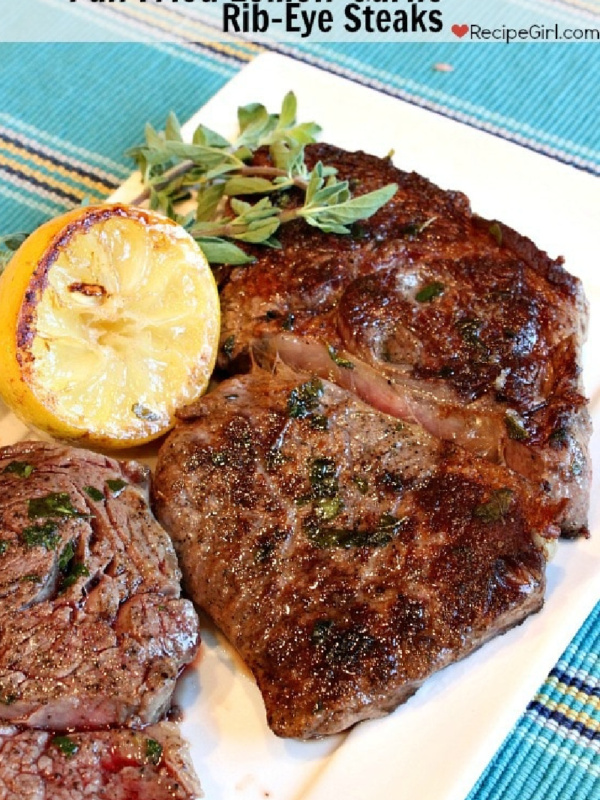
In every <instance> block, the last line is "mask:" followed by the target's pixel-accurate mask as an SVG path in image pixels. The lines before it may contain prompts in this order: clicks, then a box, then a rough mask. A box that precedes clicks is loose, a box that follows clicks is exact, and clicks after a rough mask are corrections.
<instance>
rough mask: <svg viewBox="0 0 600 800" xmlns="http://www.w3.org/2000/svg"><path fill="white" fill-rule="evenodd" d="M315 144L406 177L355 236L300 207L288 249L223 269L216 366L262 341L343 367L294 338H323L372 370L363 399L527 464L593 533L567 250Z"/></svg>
mask: <svg viewBox="0 0 600 800" xmlns="http://www.w3.org/2000/svg"><path fill="white" fill-rule="evenodd" d="M307 154H308V158H307V160H308V161H309V163H311V164H314V163H315V162H316V161H318V160H322V161H323V162H324V163H327V164H331V165H333V166H335V167H336V168H337V169H338V173H339V176H340V177H341V178H349V179H352V181H353V183H354V184H356V187H355V192H356V194H361V193H363V192H367V191H370V190H372V189H375V188H378V187H380V186H382V185H384V184H386V183H389V182H392V181H395V182H396V183H397V184H398V186H399V188H398V191H397V193H396V195H395V197H394V198H393V199H392V200H391V201H390V203H388V204H387V205H386V206H385V207H384V208H382V209H381V210H380V211H379V212H378V213H377V214H375V215H374V216H373V217H372V218H370V219H368V220H365V221H364V222H361V223H360V224H356V225H355V227H354V234H353V235H352V236H332V235H329V234H324V233H322V232H320V231H319V230H317V229H315V228H311V227H310V226H309V225H307V224H306V223H304V222H302V221H297V222H294V223H291V224H290V225H288V226H285V229H284V230H283V231H282V234H281V243H282V248H281V250H275V249H262V250H260V251H259V248H256V249H255V251H253V254H254V255H255V256H256V262H255V263H254V264H253V265H252V267H251V268H247V267H242V268H237V269H233V270H231V271H229V272H228V273H227V274H226V275H225V277H224V278H223V281H222V284H223V285H222V289H221V301H222V310H223V328H222V339H221V354H220V364H221V367H223V368H224V369H226V370H229V371H236V370H239V369H244V368H246V367H247V365H248V363H249V354H250V352H251V351H254V352H255V353H256V352H257V351H258V352H259V356H260V355H261V354H262V356H263V357H264V355H265V354H269V353H270V354H271V356H274V355H276V354H278V355H279V357H281V358H284V359H285V360H287V361H288V362H289V363H290V364H292V365H293V366H295V367H296V368H299V369H306V370H310V371H317V372H319V374H321V375H322V376H323V377H329V378H331V379H333V380H338V379H339V377H340V375H339V374H338V373H339V370H336V369H334V368H332V366H331V361H330V360H327V359H325V361H323V359H322V358H321V357H319V354H318V352H312V353H310V352H309V351H308V350H307V349H306V348H305V347H302V346H299V345H302V344H303V345H306V344H307V343H313V344H314V345H315V346H317V347H319V346H320V348H321V349H323V347H324V346H327V345H328V346H329V347H330V348H334V349H335V351H336V352H337V353H338V354H339V355H340V356H341V357H343V358H348V357H350V358H351V359H352V362H353V364H354V367H355V370H356V374H357V375H359V374H360V373H361V371H362V373H363V374H364V373H365V371H366V372H367V374H368V376H369V377H368V379H367V378H365V379H364V380H362V381H361V380H359V379H357V380H355V381H354V383H352V386H351V387H350V388H353V389H356V388H357V387H359V388H360V387H361V385H362V388H363V389H364V391H363V392H362V393H361V396H362V397H363V399H366V400H368V402H370V403H371V404H374V405H375V406H376V407H379V408H381V410H383V411H385V412H386V413H392V414H396V415H398V416H400V417H401V418H405V419H416V420H418V421H419V422H420V423H421V424H422V425H423V426H424V427H426V429H427V430H428V431H429V432H430V433H433V434H434V435H436V436H441V437H442V438H444V439H448V440H450V441H454V442H456V443H458V444H460V445H462V446H463V447H466V448H468V449H470V450H471V451H472V452H475V453H476V454H477V455H482V456H485V457H486V458H488V459H490V460H492V461H495V462H498V463H503V464H507V465H508V466H510V467H511V468H512V469H515V470H517V471H519V472H521V473H522V474H523V475H525V476H526V477H528V478H529V479H531V480H532V481H533V482H534V483H535V484H536V485H537V487H538V490H539V491H540V492H542V493H544V494H547V495H549V496H550V497H551V498H552V499H554V500H555V501H559V500H562V499H564V500H566V501H567V502H566V503H564V507H563V512H562V518H561V526H562V528H563V532H564V533H565V534H566V535H569V536H575V535H578V534H580V533H586V532H587V528H586V524H587V507H588V498H589V486H590V478H591V471H590V464H589V458H588V452H587V450H588V441H589V437H590V422H589V414H588V411H587V408H586V400H585V397H584V396H583V390H582V386H581V380H580V367H579V361H580V349H581V344H582V341H583V339H584V337H585V329H586V319H587V305H586V301H585V297H584V295H583V292H582V288H581V284H580V282H579V281H578V280H577V279H576V278H574V277H573V276H572V275H569V274H568V273H567V272H566V271H565V270H564V268H563V266H562V260H561V259H558V260H552V259H551V258H549V257H548V255H547V254H546V253H543V252H541V251H540V250H539V249H537V248H536V247H535V245H534V244H533V243H532V242H531V241H529V240H528V239H526V238H525V237H523V236H520V235H519V234H517V233H516V232H515V231H513V230H511V229H510V228H508V227H507V226H505V225H503V224H501V223H498V222H495V221H494V222H490V221H486V220H483V219H481V218H479V217H477V216H475V215H473V214H472V213H471V210H470V207H469V203H468V200H467V198H466V197H465V196H464V195H462V194H459V193H457V192H446V191H442V190H441V189H439V188H438V187H436V186H434V185H433V184H431V183H430V182H429V181H427V180H426V179H425V178H422V177H420V176H418V175H416V174H414V173H410V174H409V173H405V172H402V171H401V170H398V169H396V168H395V167H394V166H393V165H392V164H391V162H390V161H389V160H385V159H379V158H377V157H375V156H371V155H367V154H365V153H362V152H358V153H348V152H345V151H343V150H340V149H338V148H335V147H332V146H331V145H313V146H310V147H309V148H307ZM261 158H264V156H261ZM282 337H284V338H283V339H282ZM292 337H295V338H296V342H295V344H296V345H298V346H294V340H293V338H292ZM367 368H368V369H367ZM344 377H345V379H346V380H345V382H344V385H348V376H347V375H346V376H342V378H344ZM377 378H379V379H380V380H379V382H380V384H381V386H379V385H378V381H377ZM374 387H375V388H374ZM387 387H391V389H389V388H387ZM392 393H393V394H394V395H395V398H392V397H391V394H392Z"/></svg>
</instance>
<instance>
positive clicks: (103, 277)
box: [0, 204, 220, 449]
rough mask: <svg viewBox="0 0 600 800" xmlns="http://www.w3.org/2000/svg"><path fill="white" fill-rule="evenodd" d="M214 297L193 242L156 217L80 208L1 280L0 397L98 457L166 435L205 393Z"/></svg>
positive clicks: (35, 236) (215, 334)
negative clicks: (179, 413)
mask: <svg viewBox="0 0 600 800" xmlns="http://www.w3.org/2000/svg"><path fill="white" fill-rule="evenodd" d="M219 327H220V314H219V298H218V293H217V288H216V285H215V281H214V278H213V275H212V272H211V270H210V267H209V265H208V262H207V261H206V258H205V257H204V255H203V253H202V251H201V250H200V249H199V247H198V245H197V244H196V242H195V241H194V240H193V239H192V238H191V236H189V234H188V233H187V232H186V231H185V230H184V229H183V228H182V227H181V226H179V225H177V224H176V223H174V222H172V221H171V220H169V219H167V218H166V217H163V216H162V215H161V214H158V213H156V212H153V211H145V210H142V209H138V208H133V207H130V206H126V205H121V204H112V205H98V206H89V207H84V208H78V209H75V210H74V211H71V212H69V213H67V214H65V215H63V216H61V217H58V218H57V219H53V220H51V221H50V222H48V223H46V224H45V225H42V226H41V227H40V228H38V229H37V230H36V231H35V232H34V233H32V234H31V236H29V238H28V239H27V240H26V241H25V242H24V243H23V245H22V246H21V247H20V248H19V250H17V252H16V253H15V255H14V256H13V257H12V259H11V261H10V262H9V264H8V265H7V267H6V269H5V271H4V273H3V274H2V276H0V395H1V396H2V398H3V399H4V401H5V402H6V404H7V405H8V406H9V407H10V408H11V409H12V410H13V411H14V412H15V413H16V414H17V416H19V417H20V418H21V419H22V420H23V421H24V422H25V423H27V424H29V425H31V426H33V427H35V428H37V429H39V430H41V431H44V432H46V433H48V434H50V435H52V436H55V437H58V438H61V439H67V440H71V441H73V440H76V441H78V442H79V443H81V444H83V445H90V446H97V447H100V448H108V449H112V448H118V447H131V446H134V445H139V444H143V443H145V442H148V441H150V440H152V439H154V438H156V437H158V436H160V435H161V434H163V433H165V432H166V431H167V430H169V428H171V427H172V426H173V424H174V413H175V411H176V409H177V408H178V407H180V406H182V405H184V404H186V403H189V402H191V401H192V400H194V399H195V398H196V397H198V396H199V395H201V394H202V393H203V392H204V391H205V390H206V387H207V385H208V381H209V379H210V375H211V373H212V370H213V367H214V363H215V359H216V355H217V348H218V340H219Z"/></svg>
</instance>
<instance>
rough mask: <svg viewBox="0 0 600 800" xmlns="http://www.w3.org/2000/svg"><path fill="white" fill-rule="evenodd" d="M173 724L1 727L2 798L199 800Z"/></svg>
mask: <svg viewBox="0 0 600 800" xmlns="http://www.w3.org/2000/svg"><path fill="white" fill-rule="evenodd" d="M201 796H202V791H201V788H200V784H199V783H198V780H197V778H196V776H195V774H194V770H193V767H192V765H191V762H190V759H189V755H188V751H187V745H186V744H185V743H184V742H183V741H182V740H181V738H180V736H179V732H178V730H177V728H176V726H175V725H173V724H172V723H169V722H161V723H159V724H157V725H152V726H150V727H148V728H145V729H144V730H143V731H133V730H112V731H95V732H93V733H69V734H68V735H67V736H65V735H58V736H57V735H55V734H52V733H48V732H45V731H31V730H29V731H19V730H18V729H17V728H14V727H12V728H11V727H10V726H6V727H1V726H0V798H1V800H66V798H68V800H83V799H84V798H94V800H141V799H142V798H143V800H197V798H199V797H201Z"/></svg>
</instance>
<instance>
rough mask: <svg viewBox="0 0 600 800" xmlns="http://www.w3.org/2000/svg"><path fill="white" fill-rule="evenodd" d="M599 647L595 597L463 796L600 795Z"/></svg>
mask: <svg viewBox="0 0 600 800" xmlns="http://www.w3.org/2000/svg"><path fill="white" fill-rule="evenodd" d="M599 650H600V603H598V605H597V606H596V608H595V609H594V611H593V612H592V613H591V614H590V616H589V617H588V619H587V620H586V622H585V623H584V625H583V626H582V627H581V628H580V630H579V632H578V633H577V635H576V636H575V638H574V639H573V641H572V642H571V644H570V645H569V647H568V648H567V649H566V650H565V652H564V653H563V655H562V657H561V659H560V661H559V662H558V664H557V665H556V666H555V667H554V669H553V670H552V671H551V672H550V674H549V676H548V679H547V680H546V682H545V683H544V684H543V686H542V687H541V688H540V690H539V692H538V693H537V695H536V696H535V698H534V699H533V700H532V702H531V703H530V704H529V706H528V707H527V710H526V711H525V713H524V714H523V715H522V717H521V718H520V720H519V721H518V722H517V724H516V725H515V727H514V728H513V730H512V732H511V733H510V734H509V736H508V737H507V738H506V740H505V742H504V744H503V745H502V747H501V748H500V750H499V751H498V753H497V754H496V756H495V757H494V759H493V760H492V762H491V763H490V764H489V766H488V767H487V769H486V770H485V772H484V773H483V775H482V776H481V777H480V779H479V781H478V782H477V784H476V785H475V787H474V788H473V790H472V792H471V793H470V794H469V797H468V800H500V799H501V798H502V800H554V799H555V798H556V800H576V798H579V797H585V798H596V797H598V798H600V702H599V701H598V698H599V697H600V691H599V690H600V656H599V655H598V653H599ZM563 687H564V688H563Z"/></svg>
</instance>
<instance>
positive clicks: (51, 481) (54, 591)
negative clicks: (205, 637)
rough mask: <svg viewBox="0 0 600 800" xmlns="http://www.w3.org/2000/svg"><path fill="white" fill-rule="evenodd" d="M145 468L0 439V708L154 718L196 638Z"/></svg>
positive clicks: (65, 725) (102, 720)
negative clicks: (155, 514)
mask: <svg viewBox="0 0 600 800" xmlns="http://www.w3.org/2000/svg"><path fill="white" fill-rule="evenodd" d="M148 478H149V473H148V470H147V469H145V468H144V467H141V466H140V465H139V464H136V463H135V462H128V463H120V462H117V461H114V460H112V459H109V458H106V457H104V456H100V455H97V454H94V453H90V452H86V451H84V450H76V449H73V448H70V447H63V446H59V445H50V444H42V443H40V442H25V443H21V444H18V445H15V446H13V447H5V448H2V449H0V720H2V721H5V722H10V723H14V724H18V725H20V726H27V727H31V728H47V729H49V730H55V731H56V730H66V729H74V728H77V729H79V730H93V729H97V728H103V727H108V726H119V725H131V726H134V727H135V726H139V725H142V724H148V723H153V722H155V721H157V720H159V719H160V718H161V717H162V716H163V715H164V713H165V710H166V709H168V708H169V705H170V702H171V695H172V692H173V689H174V686H175V680H176V678H177V676H178V674H179V672H180V670H181V669H182V667H183V666H184V665H185V664H186V663H188V662H189V661H190V660H191V659H192V657H193V655H194V653H195V651H196V647H197V644H198V622H197V617H196V613H195V611H194V608H193V606H192V604H191V603H190V602H189V601H188V600H182V599H181V598H180V586H179V579H180V572H179V568H178V566H177V560H176V556H175V552H174V550H173V546H172V544H171V541H170V539H169V537H168V535H167V534H166V533H165V531H164V530H163V529H162V528H161V527H160V525H159V524H158V523H157V522H156V520H155V519H154V517H153V516H152V514H151V512H150V509H149V507H148V504H147V491H148Z"/></svg>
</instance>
